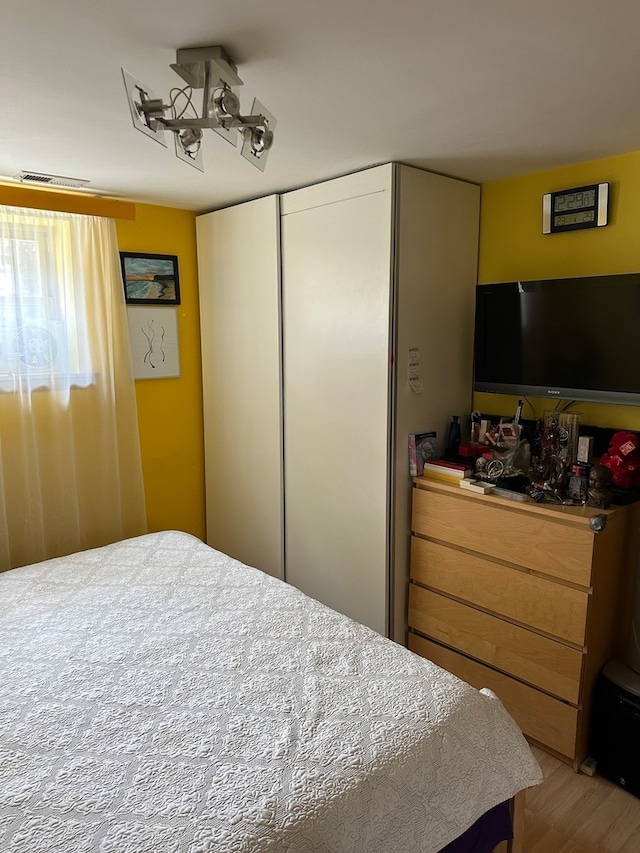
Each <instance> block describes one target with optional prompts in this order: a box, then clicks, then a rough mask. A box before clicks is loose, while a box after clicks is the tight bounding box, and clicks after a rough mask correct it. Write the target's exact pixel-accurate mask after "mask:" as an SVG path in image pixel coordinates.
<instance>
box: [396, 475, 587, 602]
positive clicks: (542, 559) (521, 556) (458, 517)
mask: <svg viewBox="0 0 640 853" xmlns="http://www.w3.org/2000/svg"><path fill="white" fill-rule="evenodd" d="M412 529H413V530H414V531H415V532H416V533H419V534H420V535H421V536H428V537H430V538H432V539H439V540H440V541H442V542H449V543H451V544H453V545H457V546H459V547H460V548H467V549H469V550H470V551H476V552H477V553H479V554H486V555H488V556H490V557H495V558H497V559H499V560H504V561H505V562H508V563H514V564H515V565H519V566H524V567H526V568H528V569H534V570H535V571H539V572H543V573H544V574H547V575H552V576H554V577H558V578H562V579H563V580H568V581H571V582H572V583H576V584H580V585H582V586H589V585H590V583H591V560H592V555H593V537H594V534H593V533H591V531H589V530H588V529H587V528H579V527H572V526H571V525H568V524H563V523H561V522H560V521H555V520H554V519H552V518H551V517H550V516H547V515H544V516H543V515H533V514H528V513H527V512H524V511H520V510H516V511H510V510H507V509H505V508H504V507H502V506H496V505H495V504H494V505H492V504H490V503H484V502H483V501H481V500H473V499H468V498H467V499H464V498H458V497H454V496H452V495H446V494H443V493H439V492H429V491H426V490H425V489H414V490H413V516H412Z"/></svg>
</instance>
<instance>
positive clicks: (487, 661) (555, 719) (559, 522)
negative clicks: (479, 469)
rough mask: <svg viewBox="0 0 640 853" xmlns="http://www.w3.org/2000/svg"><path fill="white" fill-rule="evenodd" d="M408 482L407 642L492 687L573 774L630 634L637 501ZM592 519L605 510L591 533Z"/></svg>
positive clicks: (475, 681) (585, 753) (469, 678)
mask: <svg viewBox="0 0 640 853" xmlns="http://www.w3.org/2000/svg"><path fill="white" fill-rule="evenodd" d="M413 483H414V488H413V505H412V537H411V571H410V576H411V581H410V587H409V612H408V624H409V636H408V645H409V648H410V649H412V650H413V651H414V652H417V653H418V654H420V655H423V656H424V657H427V658H429V659H430V660H433V661H434V662H435V663H437V664H438V665H439V666H442V667H444V668H445V669H448V670H449V671H450V672H453V673H455V674H456V675H458V676H459V677H461V678H462V679H464V680H465V681H467V682H469V683H470V684H472V685H473V686H474V687H478V688H481V687H488V688H490V689H491V690H493V691H494V692H495V693H496V694H497V695H498V696H499V698H500V699H501V700H502V702H503V703H504V705H505V706H506V708H507V709H508V710H509V712H510V713H511V715H512V716H513V718H514V719H515V720H516V722H517V723H518V725H519V726H520V728H521V729H522V731H523V732H524V734H525V735H526V736H527V737H528V738H529V739H530V740H531V741H533V742H535V743H536V744H538V745H539V746H541V747H543V748H544V749H546V750H548V751H549V752H552V753H553V754H555V755H557V756H558V757H560V758H562V759H564V760H565V761H567V762H568V763H571V764H572V765H573V767H574V769H575V770H578V769H579V768H580V765H581V763H582V762H583V761H584V759H585V758H586V757H587V756H588V749H589V717H590V713H589V711H590V704H591V696H592V692H593V688H594V684H595V681H596V679H597V676H598V674H599V672H600V670H601V669H602V667H603V665H604V664H605V663H606V661H607V660H609V659H610V658H612V657H614V656H616V655H618V654H620V653H621V652H622V651H623V649H624V645H625V642H626V639H627V626H628V625H629V623H630V613H631V601H632V588H633V573H634V571H635V566H636V563H637V547H636V543H637V529H638V525H639V518H640V513H639V512H638V509H639V507H640V504H630V505H628V506H624V507H616V508H613V509H610V510H597V509H593V508H591V507H584V508H583V507H561V506H553V505H550V504H544V505H539V504H536V503H535V502H533V501H529V502H527V503H520V502H516V501H513V500H510V499H506V498H502V497H498V496H494V495H479V494H475V493H470V492H466V491H463V490H462V489H460V488H459V487H458V486H450V485H448V484H440V483H435V482H432V481H429V480H426V479H423V478H419V477H418V478H415V479H414V481H413ZM594 515H603V516H605V517H606V524H605V527H604V529H603V530H602V531H601V532H598V533H596V532H594V531H593V530H592V529H591V528H590V525H589V520H590V518H591V517H592V516H594Z"/></svg>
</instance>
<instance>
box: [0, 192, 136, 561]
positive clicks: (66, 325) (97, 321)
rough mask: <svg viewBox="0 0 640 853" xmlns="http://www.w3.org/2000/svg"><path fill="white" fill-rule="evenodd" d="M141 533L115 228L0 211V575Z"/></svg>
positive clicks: (68, 217) (69, 217)
mask: <svg viewBox="0 0 640 853" xmlns="http://www.w3.org/2000/svg"><path fill="white" fill-rule="evenodd" d="M145 531H146V517H145V504H144V488H143V482H142V467H141V462H140V445H139V438H138V425H137V410H136V399H135V388H134V383H133V376H132V369H131V355H130V349H129V342H128V334H127V316H126V306H125V302H124V294H123V289H122V280H121V275H120V265H119V255H118V246H117V239H116V232H115V223H114V222H113V221H112V220H109V219H105V218H102V217H94V216H81V215H77V214H70V213H56V212H51V211H41V210H30V209H23V208H16V207H3V206H0V569H6V568H9V567H11V566H19V565H24V564H26V563H31V562H36V561H37V560H42V559H46V558H48V557H52V556H57V555H61V554H68V553H71V552H72V551H76V550H80V549H85V548H92V547H95V546H98V545H103V544H106V543H108V542H113V541H116V540H119V539H123V538H125V537H127V536H134V535H138V534H140V533H144V532H145Z"/></svg>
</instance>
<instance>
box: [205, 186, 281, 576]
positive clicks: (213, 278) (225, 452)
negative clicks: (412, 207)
mask: <svg viewBox="0 0 640 853" xmlns="http://www.w3.org/2000/svg"><path fill="white" fill-rule="evenodd" d="M197 237H198V277H199V289H200V328H201V337H202V374H203V390H204V441H205V459H206V502H207V506H206V512H207V542H208V543H209V545H211V546H213V547H214V548H217V549H218V550H220V551H224V552H225V553H226V554H230V555H231V556H232V557H235V558H236V559H239V560H241V561H242V562H244V563H247V564H249V565H251V566H256V567H257V568H260V569H262V570H264V571H265V572H268V573H269V574H271V575H274V576H276V577H282V571H283V556H282V551H283V542H282V529H283V521H282V417H281V324H280V256H279V242H280V235H279V200H278V198H277V197H276V196H270V197H267V198H262V199H259V200H257V201H252V202H248V203H246V204H241V205H238V206H236V207H230V208H227V209H225V210H218V211H214V212H213V213H208V214H205V215H203V216H199V217H198V218H197Z"/></svg>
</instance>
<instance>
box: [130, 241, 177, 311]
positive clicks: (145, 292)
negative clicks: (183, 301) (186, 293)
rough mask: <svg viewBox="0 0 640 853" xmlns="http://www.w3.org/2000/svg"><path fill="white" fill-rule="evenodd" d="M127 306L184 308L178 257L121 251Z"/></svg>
mask: <svg viewBox="0 0 640 853" xmlns="http://www.w3.org/2000/svg"><path fill="white" fill-rule="evenodd" d="M120 266H121V267H122V283H123V285H124V298H125V301H126V303H127V305H180V279H179V276H178V256H177V255H157V254H152V253H148V252H120Z"/></svg>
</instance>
